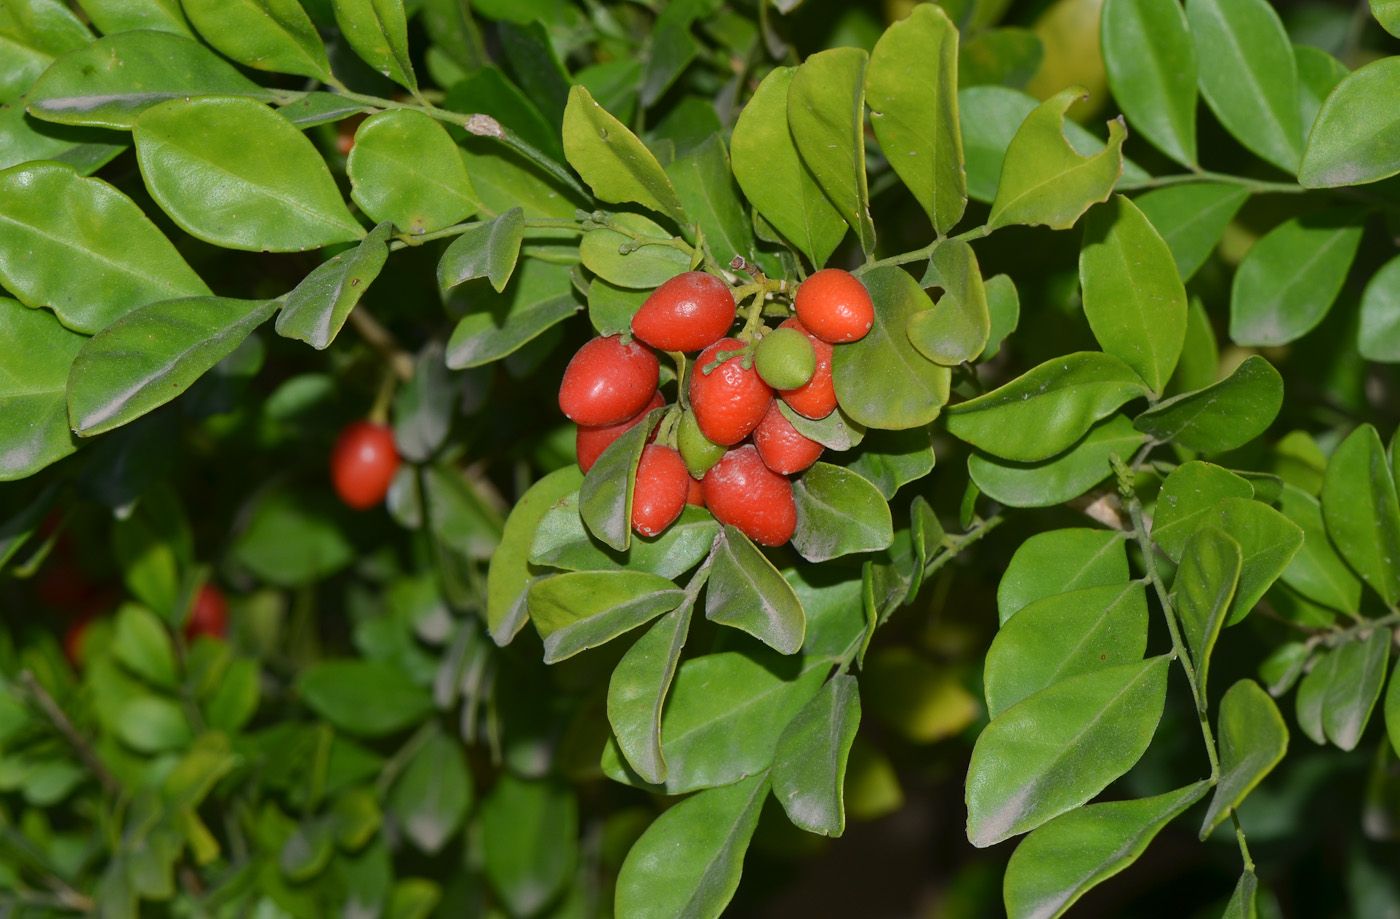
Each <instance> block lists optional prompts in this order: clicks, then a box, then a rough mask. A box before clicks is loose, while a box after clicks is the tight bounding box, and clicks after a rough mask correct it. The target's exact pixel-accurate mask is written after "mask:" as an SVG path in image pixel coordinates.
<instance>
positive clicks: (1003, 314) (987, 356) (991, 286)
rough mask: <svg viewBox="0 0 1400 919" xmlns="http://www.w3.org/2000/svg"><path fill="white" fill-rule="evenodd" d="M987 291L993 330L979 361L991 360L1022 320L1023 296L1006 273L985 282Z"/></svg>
mask: <svg viewBox="0 0 1400 919" xmlns="http://www.w3.org/2000/svg"><path fill="white" fill-rule="evenodd" d="M985 289H986V292H987V312H988V313H989V314H990V315H991V330H990V332H989V334H988V336H987V347H986V348H984V349H983V350H982V354H981V355H980V356H978V358H977V359H978V360H979V361H989V360H991V359H992V358H994V357H996V356H997V353H998V352H999V351H1000V350H1001V344H1002V342H1003V341H1005V340H1006V338H1007V336H1009V335H1010V334H1011V333H1012V332H1014V331H1016V326H1017V325H1018V324H1019V323H1020V321H1021V298H1020V295H1019V294H1017V293H1016V285H1015V283H1014V282H1012V280H1011V279H1010V278H1009V277H1007V276H1006V275H1004V274H998V275H993V276H992V277H990V278H988V279H987V283H986V284H985Z"/></svg>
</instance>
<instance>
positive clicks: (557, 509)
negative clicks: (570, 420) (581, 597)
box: [530, 490, 719, 580]
mask: <svg viewBox="0 0 1400 919" xmlns="http://www.w3.org/2000/svg"><path fill="white" fill-rule="evenodd" d="M717 535H719V523H718V522H717V521H716V520H715V518H714V517H712V516H710V514H709V512H707V511H705V510H702V509H701V508H698V507H686V508H685V509H684V510H682V511H681V515H680V516H679V517H677V518H676V520H675V522H674V523H672V524H671V525H670V526H669V527H667V528H666V530H665V532H663V533H661V534H660V535H659V536H642V535H641V534H639V533H634V534H632V547H631V548H629V549H628V550H627V551H626V552H619V551H617V550H616V549H613V548H612V547H610V546H607V545H604V544H603V543H602V542H601V541H599V540H598V539H596V538H595V537H593V536H590V535H589V534H588V531H587V530H586V529H584V526H583V519H582V518H581V517H579V512H578V492H577V491H576V490H575V491H574V492H573V493H572V494H566V495H562V496H561V497H559V498H558V499H557V500H556V501H555V502H554V504H553V506H551V507H550V508H549V510H548V512H547V513H545V515H544V518H543V519H541V520H540V523H539V526H538V528H536V530H535V538H534V542H533V543H532V544H531V546H530V563H531V564H532V565H548V566H550V567H553V568H563V569H564V570H566V571H615V570H618V569H622V568H626V569H627V570H628V571H645V572H647V573H649V574H655V575H659V576H661V577H663V578H666V579H668V580H674V579H675V578H678V577H680V576H681V575H682V574H685V573H686V572H687V571H689V570H690V569H692V568H694V567H695V566H696V565H698V564H699V563H700V562H701V561H702V560H703V559H704V558H705V556H706V555H708V554H709V552H710V547H711V546H712V545H713V544H714V541H715V537H716V536H717Z"/></svg>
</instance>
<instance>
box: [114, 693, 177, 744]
mask: <svg viewBox="0 0 1400 919" xmlns="http://www.w3.org/2000/svg"><path fill="white" fill-rule="evenodd" d="M116 732H117V736H119V737H120V738H121V739H122V742H123V743H125V744H127V745H128V746H130V747H131V748H132V749H133V750H137V751H138V752H141V753H163V752H166V751H169V750H180V749H183V748H184V747H185V746H187V745H188V744H189V742H190V739H191V737H192V736H193V735H192V733H191V731H190V725H189V722H188V721H186V720H185V714H184V712H182V711H181V710H180V706H179V705H178V704H176V702H175V701H174V700H173V699H168V698H166V697H164V696H136V697H135V698H133V699H129V700H127V701H126V702H125V703H122V704H121V710H120V715H119V716H118V718H117V726H116Z"/></svg>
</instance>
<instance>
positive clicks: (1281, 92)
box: [1186, 0, 1303, 174]
mask: <svg viewBox="0 0 1400 919" xmlns="http://www.w3.org/2000/svg"><path fill="white" fill-rule="evenodd" d="M1186 19H1187V21H1188V22H1189V23H1190V24H1191V37H1192V39H1193V40H1194V41H1195V43H1196V52H1197V57H1198V60H1199V61H1200V74H1199V80H1200V85H1201V94H1202V95H1203V96H1205V97H1206V103H1207V104H1209V105H1210V108H1211V111H1213V112H1215V116H1216V117H1217V118H1219V119H1220V123H1221V124H1222V125H1224V126H1225V129H1226V130H1227V131H1229V132H1230V133H1231V134H1232V135H1233V136H1234V137H1235V139H1236V140H1238V141H1239V142H1240V143H1242V144H1244V145H1245V147H1247V148H1249V150H1250V151H1251V152H1253V153H1255V154H1257V155H1259V156H1260V157H1263V158H1264V159H1266V160H1268V161H1269V162H1270V163H1273V164H1274V165H1275V166H1277V167H1278V168H1280V169H1282V170H1283V171H1284V172H1287V173H1290V174H1291V173H1293V172H1296V171H1297V169H1298V161H1299V159H1300V158H1301V156H1302V152H1303V149H1302V144H1301V142H1300V139H1301V132H1300V130H1299V127H1298V70H1297V64H1296V62H1295V61H1294V59H1293V46H1292V45H1291V44H1290V43H1289V41H1288V35H1287V33H1285V32H1284V30H1283V24H1282V23H1281V22H1280V21H1279V17H1278V13H1276V12H1275V11H1274V8H1273V7H1272V6H1270V5H1269V4H1268V3H1267V2H1266V0H1187V3H1186Z"/></svg>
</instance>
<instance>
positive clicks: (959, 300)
mask: <svg viewBox="0 0 1400 919" xmlns="http://www.w3.org/2000/svg"><path fill="white" fill-rule="evenodd" d="M920 284H921V286H924V287H929V286H932V285H937V286H939V287H941V288H943V296H941V297H939V298H938V303H937V304H936V305H935V306H934V308H933V309H931V310H924V311H923V312H918V313H915V314H914V315H912V316H910V317H909V328H908V334H909V340H910V342H912V343H913V345H914V347H915V348H917V349H919V353H921V354H922V355H923V356H924V357H926V358H928V359H929V360H931V361H933V362H934V363H936V364H946V365H948V366H957V365H958V364H961V363H963V362H964V361H971V360H974V359H976V358H977V356H978V355H980V354H981V353H982V351H983V350H984V349H985V348H986V347H987V343H988V340H989V338H990V336H991V331H992V319H991V313H990V308H989V306H988V303H987V290H986V287H985V286H984V285H983V283H982V271H981V269H980V268H979V267H978V265H977V255H976V254H975V253H974V252H973V251H972V247H971V246H969V245H968V244H967V243H965V242H963V241H961V240H956V239H952V240H948V241H947V242H945V243H943V244H942V245H940V246H939V247H938V248H937V249H935V250H934V251H933V257H932V258H931V259H930V260H929V265H928V271H927V272H925V274H924V277H923V280H922V281H921V282H920Z"/></svg>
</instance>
